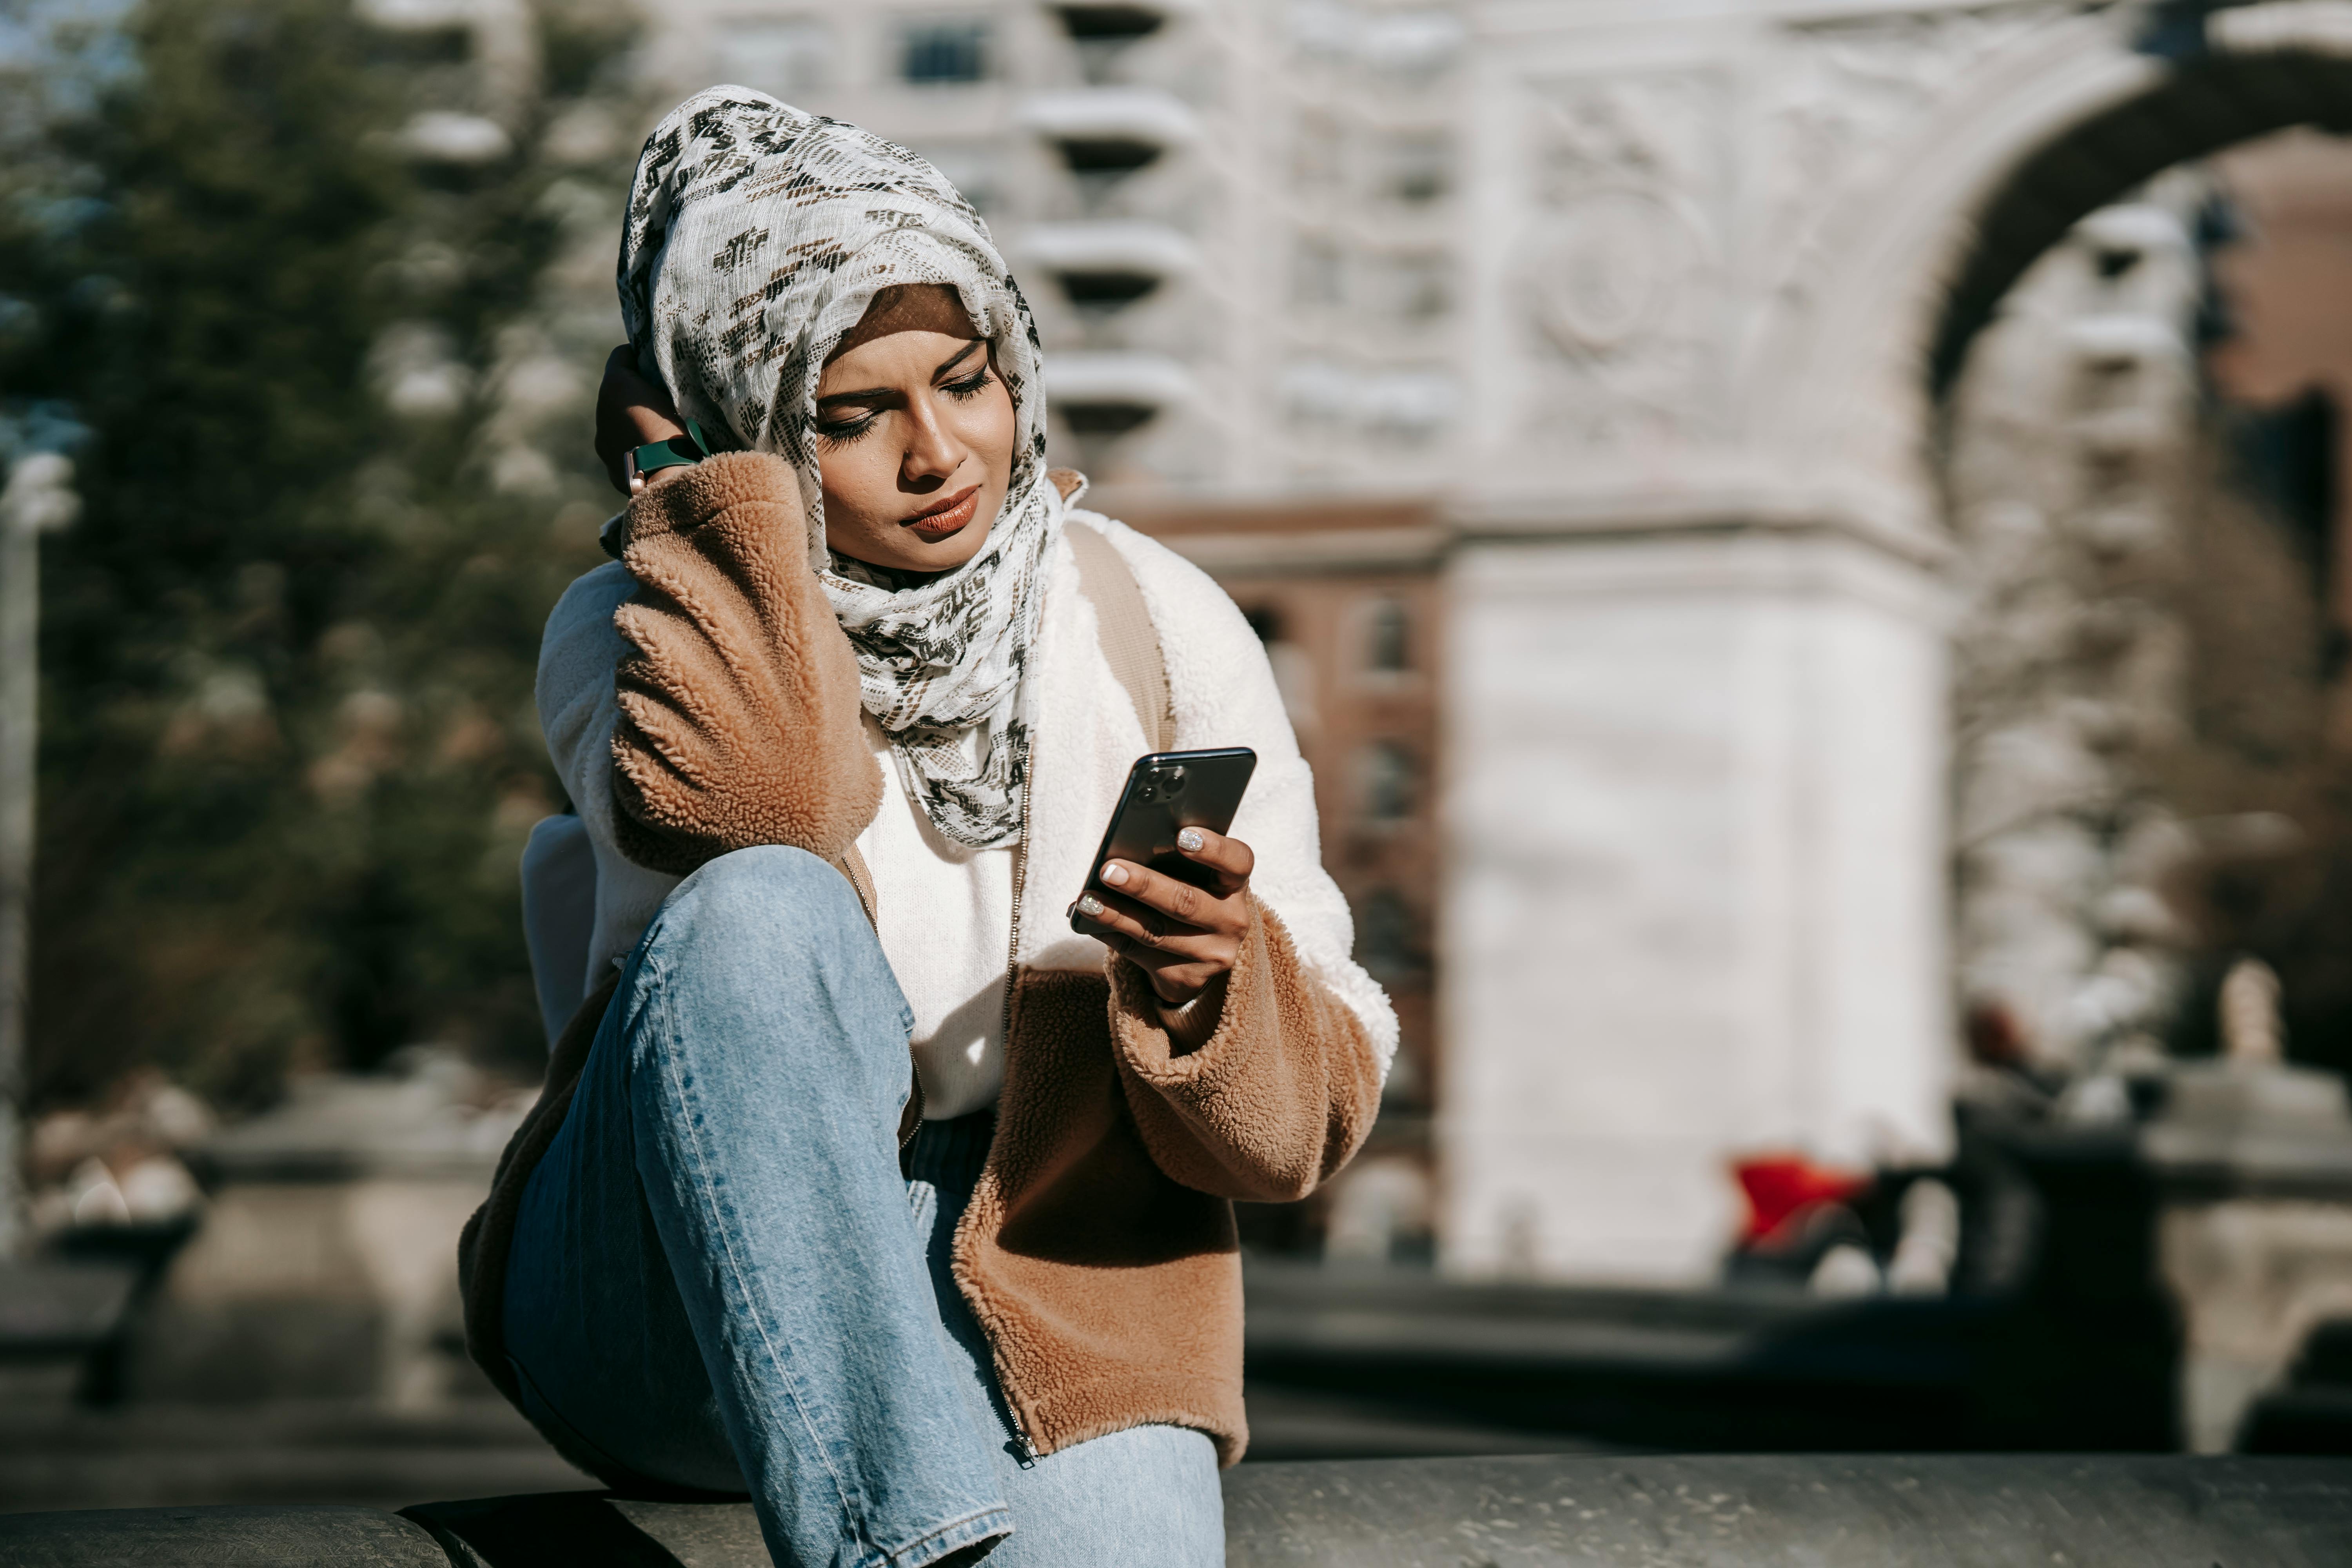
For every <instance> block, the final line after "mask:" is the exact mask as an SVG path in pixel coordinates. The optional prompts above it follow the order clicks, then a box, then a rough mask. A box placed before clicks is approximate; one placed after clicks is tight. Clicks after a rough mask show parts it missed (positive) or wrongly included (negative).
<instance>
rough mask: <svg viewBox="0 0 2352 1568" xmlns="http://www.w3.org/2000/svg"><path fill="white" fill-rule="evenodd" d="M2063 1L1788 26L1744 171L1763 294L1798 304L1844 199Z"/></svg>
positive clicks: (2056, 14) (1812, 282) (2068, 9)
mask: <svg viewBox="0 0 2352 1568" xmlns="http://www.w3.org/2000/svg"><path fill="white" fill-rule="evenodd" d="M2081 10H2082V6H2081V5H2077V4H2073V3H2070V0H2026V3H2024V4H2011V5H1986V6H1970V7H1967V8H1960V9H1952V10H1945V11H1932V12H1908V13H1903V14H1897V15H1889V16H1864V17H1847V18H1841V19H1838V20H1834V21H1825V22H1812V23H1798V24H1793V25H1791V26H1788V27H1787V28H1785V29H1784V30H1783V32H1782V33H1781V36H1780V37H1781V47H1780V50H1779V51H1778V53H1777V56H1776V58H1775V59H1774V61H1773V63H1772V65H1771V67H1770V68H1769V70H1768V71H1766V72H1765V73H1764V87H1765V91H1766V95H1767V97H1766V102H1767V106H1768V107H1767V108H1766V110H1765V114H1764V123H1763V127H1762V131H1763V133H1762V135H1761V137H1760V138H1759V143H1758V145H1759V152H1760V153H1761V159H1760V164H1761V166H1759V167H1758V168H1757V169H1755V170H1754V172H1753V174H1754V178H1755V179H1756V181H1757V183H1758V185H1759V188H1760V189H1761V190H1762V191H1763V192H1764V193H1765V195H1764V207H1763V216H1762V223H1761V227H1760V230H1759V237H1760V240H1761V249H1760V251H1759V261H1760V262H1761V264H1762V265H1763V267H1764V268H1766V269H1767V272H1768V275H1769V281H1770V297H1772V298H1774V299H1777V300H1780V302H1781V303H1783V304H1786V305H1791V306H1796V307H1799V308H1801V307H1803V306H1804V305H1805V304H1807V303H1808V302H1809V301H1810V300H1811V295H1812V293H1813V291H1814V289H1815V288H1817V286H1818V284H1819V281H1820V279H1821V277H1822V273H1823V272H1824V271H1825V270H1826V268H1824V266H1823V261H1824V259H1825V258H1826V255H1827V250H1828V247H1831V246H1833V245H1834V244H1835V243H1836V237H1835V236H1832V235H1828V234H1825V233H1824V232H1823V225H1824V222H1825V220H1826V219H1827V217H1828V216H1829V215H1830V214H1831V213H1832V211H1833V210H1835V209H1836V208H1837V207H1838V206H1839V205H1841V202H1842V200H1843V198H1845V197H1848V196H1850V195H1853V194H1855V193H1857V192H1859V191H1861V190H1864V189H1866V188H1868V187H1869V186H1870V185H1871V184H1874V182H1877V181H1880V180H1883V179H1885V178H1887V177H1888V176H1890V175H1891V174H1892V173H1893V170H1894V167H1895V160H1896V159H1897V158H1899V157H1901V156H1903V155H1905V154H1906V153H1907V152H1909V151H1910V145H1911V141H1912V138H1913V137H1915V136H1916V134H1918V133H1919V132H1921V131H1922V130H1923V129H1924V128H1925V127H1926V125H1927V121H1928V120H1929V119H1930V117H1931V116H1932V115H1933V114H1934V113H1935V112H1936V110H1938V109H1939V108H1942V107H1943V106H1944V105H1945V104H1947V103H1948V101H1950V100H1952V97H1953V94H1954V92H1955V90H1956V89H1958V86H1959V84H1960V83H1961V81H1962V80H1963V79H1965V78H1966V77H1967V75H1968V73H1969V71H1970V70H1971V69H1972V68H1975V67H1976V66H1977V65H1979V63H1980V62H1982V61H1983V60H1984V59H1985V58H1987V57H1988V56H1990V55H1991V54H1993V53H1994V52H1995V51H1996V50H1999V49H2002V48H2006V47H2010V46H2011V45H2012V44H2014V43H2017V42H2019V41H2020V40H2021V39H2023V38H2025V37H2028V36H2029V35H2031V34H2032V33H2033V32H2034V31H2036V30H2037V29H2040V28H2043V27H2047V26H2052V25H2053V24H2054V23H2056V22H2059V21H2063V20H2064V19H2065V18H2067V17H2070V16H2074V15H2077V14H2079V12H2080V11H2081Z"/></svg>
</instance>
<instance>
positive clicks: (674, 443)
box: [621, 419, 710, 495]
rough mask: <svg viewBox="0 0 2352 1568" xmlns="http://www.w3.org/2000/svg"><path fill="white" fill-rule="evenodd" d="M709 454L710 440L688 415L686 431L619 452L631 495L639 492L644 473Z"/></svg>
mask: <svg viewBox="0 0 2352 1568" xmlns="http://www.w3.org/2000/svg"><path fill="white" fill-rule="evenodd" d="M709 456H710V442H709V439H708V438H707V437H704V435H703V434H702V426H699V425H697V424H696V423H695V422H694V421H693V420H691V419H689V420H688V421H687V422H686V434H685V435H683V436H673V437H670V438H669V439H668V440H667V441H648V442H646V444H645V445H644V446H642V447H630V448H629V449H628V451H627V452H626V453H625V454H624V455H623V456H622V458H621V468H622V469H623V471H624V472H625V474H626V476H627V478H628V481H629V493H630V494H631V495H639V494H642V493H643V492H644V490H645V488H646V475H647V474H652V473H658V472H659V471H661V470H662V469H664V468H678V467H681V466H682V465H685V464H688V463H698V462H700V461H702V459H703V458H707V457H709Z"/></svg>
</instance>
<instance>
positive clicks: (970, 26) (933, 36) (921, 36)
mask: <svg viewBox="0 0 2352 1568" xmlns="http://www.w3.org/2000/svg"><path fill="white" fill-rule="evenodd" d="M905 37H906V50H905V52H904V53H903V54H902V55H901V56H900V57H899V66H898V74H899V76H900V77H902V78H903V79H906V80H908V81H909V82H913V83H916V84H918V85H920V86H927V87H928V86H936V85H939V84H941V83H953V82H966V81H984V80H986V79H987V77H988V24H987V23H985V22H968V21H952V22H916V23H912V24H910V25H909V26H908V28H907V31H906V35H905Z"/></svg>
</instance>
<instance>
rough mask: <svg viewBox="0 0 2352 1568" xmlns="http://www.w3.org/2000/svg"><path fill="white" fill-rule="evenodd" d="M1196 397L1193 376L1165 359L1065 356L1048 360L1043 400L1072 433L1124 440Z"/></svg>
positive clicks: (1150, 356)
mask: <svg viewBox="0 0 2352 1568" xmlns="http://www.w3.org/2000/svg"><path fill="white" fill-rule="evenodd" d="M1191 397H1192V374H1191V373H1190V372H1188V371H1186V370H1185V368H1184V367H1183V366H1182V365H1181V364H1179V363H1176V361H1174V360H1172V359H1170V358H1168V357H1167V356H1166V355H1165V354H1148V353H1065V354H1055V355H1053V356H1051V357H1049V358H1048V359H1047V360H1046V361H1045V400H1046V405H1047V406H1048V407H1050V408H1051V409H1053V410H1054V412H1055V413H1056V414H1058V415H1059V416H1061V418H1062V420H1063V422H1064V423H1065V424H1066V425H1067V426H1068V427H1069V429H1070V433H1071V434H1072V435H1075V436H1079V437H1111V436H1124V435H1126V434H1127V433H1128V432H1129V431H1131V430H1133V429H1135V428H1137V427H1138V426H1141V425H1143V424H1145V423H1146V422H1147V421H1149V420H1150V419H1151V418H1152V417H1153V416H1156V415H1158V414H1159V413H1160V412H1161V411H1162V410H1163V409H1166V408H1169V407H1171V406H1173V405H1177V404H1180V403H1183V402H1186V401H1188V400H1189V399H1190V398H1191Z"/></svg>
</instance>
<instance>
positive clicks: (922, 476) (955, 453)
mask: <svg viewBox="0 0 2352 1568" xmlns="http://www.w3.org/2000/svg"><path fill="white" fill-rule="evenodd" d="M908 414H909V415H910V416H911V417H910V418H909V419H908V437H907V446H906V449H905V450H904V451H903V452H901V453H900V454H899V456H898V482H899V483H900V485H901V486H903V487H905V488H906V489H917V490H921V489H931V488H932V487H933V486H935V485H938V484H940V482H941V481H943V480H945V479H949V478H950V477H951V476H952V475H953V474H954V473H955V471H956V470H957V469H958V468H961V467H963V460H964V458H966V457H968V456H970V452H969V450H968V448H966V447H965V446H964V444H963V443H962V442H961V441H960V440H958V439H957V438H956V437H955V436H954V434H953V433H952V432H951V431H950V430H949V428H948V426H947V424H946V422H945V421H943V420H942V419H940V405H939V395H938V394H936V393H934V392H932V391H931V390H930V389H929V388H925V389H924V390H923V391H922V392H921V393H920V394H919V395H917V396H916V397H914V398H913V399H912V400H911V401H910V403H909V405H908Z"/></svg>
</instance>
